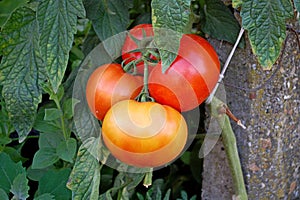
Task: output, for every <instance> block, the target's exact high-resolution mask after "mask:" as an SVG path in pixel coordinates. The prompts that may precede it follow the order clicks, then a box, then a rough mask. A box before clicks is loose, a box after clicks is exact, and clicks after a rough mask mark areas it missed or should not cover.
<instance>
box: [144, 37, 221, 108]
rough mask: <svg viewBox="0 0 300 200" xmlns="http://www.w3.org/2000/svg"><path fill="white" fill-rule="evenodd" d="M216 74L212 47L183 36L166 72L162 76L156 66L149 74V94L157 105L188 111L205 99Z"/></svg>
mask: <svg viewBox="0 0 300 200" xmlns="http://www.w3.org/2000/svg"><path fill="white" fill-rule="evenodd" d="M219 74H220V62H219V59H218V56H217V54H216V52H215V50H214V49H213V47H212V46H211V45H210V44H209V43H208V42H207V41H206V40H205V39H203V38H202V37H200V36H197V35H195V34H186V35H183V37H182V39H181V41H180V46H179V50H178V56H177V57H176V59H175V60H174V62H173V63H172V64H171V66H170V67H169V69H168V70H167V71H166V72H165V73H162V68H161V63H158V65H157V66H156V67H155V68H154V69H153V70H152V71H151V74H150V76H149V92H150V95H151V96H152V97H153V98H154V99H155V100H156V101H157V102H159V103H161V104H164V105H169V106H171V107H173V108H175V109H177V110H178V111H182V112H184V111H189V110H192V109H194V108H196V107H197V106H199V105H200V104H201V103H202V102H203V101H204V100H205V99H206V98H207V97H208V96H209V94H210V92H211V91H212V90H213V88H214V87H215V85H216V83H217V81H218V79H219Z"/></svg>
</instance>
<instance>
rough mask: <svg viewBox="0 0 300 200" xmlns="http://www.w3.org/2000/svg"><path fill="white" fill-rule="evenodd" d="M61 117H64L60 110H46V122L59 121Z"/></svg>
mask: <svg viewBox="0 0 300 200" xmlns="http://www.w3.org/2000/svg"><path fill="white" fill-rule="evenodd" d="M61 115H62V113H61V111H60V110H58V109H57V108H47V109H45V116H44V120H45V121H52V120H56V119H59V118H60V117H61Z"/></svg>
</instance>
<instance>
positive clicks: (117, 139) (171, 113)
mask: <svg viewBox="0 0 300 200" xmlns="http://www.w3.org/2000/svg"><path fill="white" fill-rule="evenodd" d="M102 135H103V140H104V142H105V144H106V146H107V148H108V149H109V150H110V152H111V153H112V154H113V155H114V156H115V157H116V158H118V159H119V160H121V161H122V162H125V163H127V164H129V165H133V166H138V167H158V166H161V165H164V164H167V163H169V162H171V161H172V160H174V159H175V158H176V157H177V156H178V155H179V154H180V153H181V152H182V150H183V148H184V146H185V144H186V140H187V125H186V122H185V119H184V118H183V116H182V115H181V114H180V113H179V112H178V111H176V110H175V109H173V108H171V107H170V106H164V105H160V104H158V103H155V102H137V101H134V100H124V101H121V102H119V103H117V104H115V105H114V106H113V107H111V109H110V110H109V111H108V112H107V114H106V116H105V118H104V120H103V125H102Z"/></svg>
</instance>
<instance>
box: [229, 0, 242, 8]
mask: <svg viewBox="0 0 300 200" xmlns="http://www.w3.org/2000/svg"><path fill="white" fill-rule="evenodd" d="M242 4H243V0H232V7H233V8H236V9H237V8H239V7H241V6H242Z"/></svg>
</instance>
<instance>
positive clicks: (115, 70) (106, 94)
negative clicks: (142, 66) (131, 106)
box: [86, 63, 143, 120]
mask: <svg viewBox="0 0 300 200" xmlns="http://www.w3.org/2000/svg"><path fill="white" fill-rule="evenodd" d="M142 86H143V80H142V77H140V76H132V75H130V74H127V73H125V72H124V70H123V69H122V67H121V65H120V64H114V63H113V64H105V65H102V66H100V67H98V68H97V69H96V70H95V71H94V72H93V73H92V74H91V75H90V77H89V80H88V82H87V85H86V99H87V103H88V106H89V108H90V110H91V112H92V113H93V114H94V116H95V117H97V118H98V119H99V120H103V118H104V116H105V114H106V112H107V111H108V110H109V108H110V107H111V106H112V105H113V104H115V103H117V102H119V101H121V100H125V99H134V98H135V97H136V96H137V95H138V94H139V93H140V91H141V89H142Z"/></svg>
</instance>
